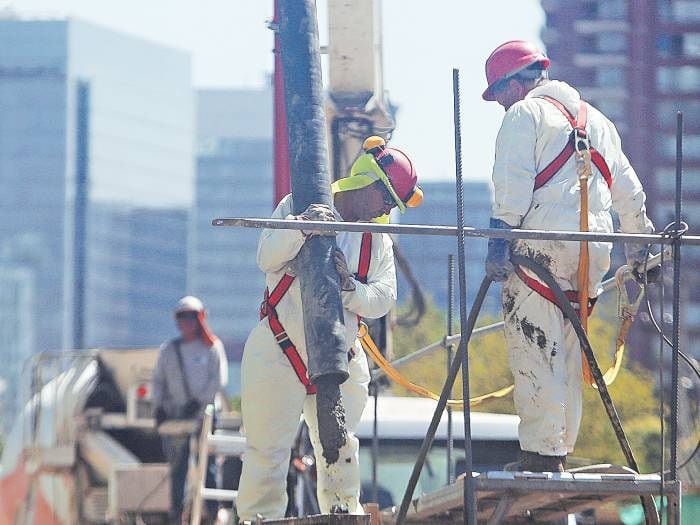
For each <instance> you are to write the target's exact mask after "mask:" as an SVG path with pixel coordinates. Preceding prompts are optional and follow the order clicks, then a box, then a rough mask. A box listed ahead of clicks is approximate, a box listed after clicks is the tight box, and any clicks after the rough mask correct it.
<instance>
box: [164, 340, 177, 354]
mask: <svg viewBox="0 0 700 525" xmlns="http://www.w3.org/2000/svg"><path fill="white" fill-rule="evenodd" d="M179 342H180V338H179V337H173V338H172V339H167V340H166V341H164V342H163V344H161V345H160V354H161V355H169V354H172V353H173V352H175V347H176V346H177V345H178V343H179Z"/></svg>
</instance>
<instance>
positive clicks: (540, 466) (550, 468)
mask: <svg viewBox="0 0 700 525" xmlns="http://www.w3.org/2000/svg"><path fill="white" fill-rule="evenodd" d="M565 466H566V456H543V455H541V454H538V453H537V452H529V451H527V450H522V451H521V452H520V459H519V460H518V461H515V462H513V463H508V464H507V465H506V466H505V467H503V470H505V471H508V472H525V471H528V472H564V468H565Z"/></svg>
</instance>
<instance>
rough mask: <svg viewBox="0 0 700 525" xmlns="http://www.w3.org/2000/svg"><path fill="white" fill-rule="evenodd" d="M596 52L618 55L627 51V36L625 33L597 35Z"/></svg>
mask: <svg viewBox="0 0 700 525" xmlns="http://www.w3.org/2000/svg"><path fill="white" fill-rule="evenodd" d="M597 40H598V51H602V52H604V53H619V52H622V51H627V35H626V34H625V33H602V34H600V35H598V38H597Z"/></svg>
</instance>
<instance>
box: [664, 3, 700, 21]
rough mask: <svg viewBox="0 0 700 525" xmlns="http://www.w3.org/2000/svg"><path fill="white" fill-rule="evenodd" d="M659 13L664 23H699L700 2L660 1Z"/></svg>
mask: <svg viewBox="0 0 700 525" xmlns="http://www.w3.org/2000/svg"><path fill="white" fill-rule="evenodd" d="M657 12H658V13H659V19H660V20H661V21H662V22H681V23H682V22H697V21H699V20H700V1H698V0H658V3H657Z"/></svg>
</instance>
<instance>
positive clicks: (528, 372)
mask: <svg viewBox="0 0 700 525" xmlns="http://www.w3.org/2000/svg"><path fill="white" fill-rule="evenodd" d="M543 95H548V96H550V97H552V98H554V99H556V100H558V101H559V102H561V103H562V104H563V105H564V106H565V107H566V108H567V109H568V110H569V112H570V113H571V114H572V115H574V116H576V115H577V114H578V109H579V104H580V95H579V93H578V92H577V91H576V90H575V89H574V88H572V87H571V86H569V85H568V84H566V83H564V82H560V81H549V82H548V83H546V84H543V85H541V86H538V87H536V88H534V89H533V90H532V91H530V92H529V93H528V95H527V97H526V98H525V99H524V100H522V101H519V102H517V103H515V104H514V105H513V106H511V107H510V108H509V110H508V111H507V112H506V115H505V117H504V119H503V123H502V125H501V129H500V131H499V134H498V139H497V142H496V158H495V163H494V168H493V184H494V190H495V193H494V199H495V203H494V206H493V217H495V218H498V219H501V220H503V221H505V222H506V223H508V224H509V225H511V226H512V227H520V228H522V229H533V230H567V231H579V210H580V207H581V206H580V192H579V185H578V177H577V174H576V160H575V155H574V156H572V157H571V158H570V159H569V160H568V162H567V163H566V164H565V165H564V166H563V167H562V169H560V170H559V172H557V173H556V174H555V175H554V176H553V177H552V179H550V180H549V182H547V183H546V184H545V185H544V186H542V187H541V188H539V189H538V190H537V191H534V192H533V188H534V180H535V176H536V174H537V173H539V172H540V171H542V170H543V169H544V168H545V167H546V166H547V165H548V164H549V163H550V162H551V161H552V160H553V159H554V158H555V157H556V156H557V155H558V154H559V153H560V152H561V151H562V149H563V148H564V146H565V145H566V142H567V140H569V135H570V133H571V126H570V125H569V123H568V121H567V120H566V118H565V117H564V115H563V114H562V113H561V111H559V110H558V109H557V108H556V107H555V106H554V105H553V104H552V103H551V102H548V101H546V100H544V99H542V98H537V97H541V96H543ZM586 131H587V133H588V136H589V137H590V141H591V145H592V147H594V148H596V149H597V150H598V151H599V152H600V153H601V155H602V156H603V158H604V159H605V161H606V163H607V164H608V167H609V169H610V172H611V174H612V187H611V188H610V189H609V188H608V186H607V184H606V182H605V180H604V179H603V177H602V175H601V174H600V173H599V172H598V170H597V168H596V167H595V166H593V168H592V170H593V177H592V179H590V180H589V185H588V194H589V203H588V206H589V213H588V222H589V230H590V231H593V232H611V231H612V230H613V223H612V217H611V215H610V209H611V207H612V208H613V209H614V210H615V211H616V212H617V213H618V215H619V218H620V230H621V231H622V232H626V233H648V232H651V231H653V225H652V223H651V221H650V220H649V218H648V217H647V215H646V208H645V204H644V202H645V199H646V196H645V194H644V191H643V189H642V186H641V184H640V182H639V179H638V178H637V175H636V173H635V172H634V170H633V169H632V166H630V163H629V161H628V160H627V157H626V156H625V154H624V153H623V152H622V149H621V145H620V137H619V135H618V133H617V130H616V129H615V126H614V125H613V124H612V122H610V121H609V120H608V119H607V118H606V117H605V116H604V115H603V114H602V113H600V111H598V110H596V109H595V108H594V107H592V106H590V105H588V119H587V124H586ZM611 250H612V243H605V242H589V253H590V273H589V290H588V294H589V297H597V296H598V294H599V293H600V292H601V291H602V289H601V288H600V282H601V280H602V278H603V276H604V275H605V273H606V272H607V271H608V268H609V267H610V252H611ZM513 251H514V253H518V254H521V255H525V256H528V257H530V258H533V259H535V260H536V261H537V262H539V263H540V264H543V265H544V266H545V267H546V268H547V269H548V270H549V271H550V273H551V274H552V275H553V276H554V277H555V278H556V281H557V283H558V284H559V286H561V288H562V290H564V291H566V290H576V289H577V288H578V285H577V274H578V259H579V242H578V241H575V242H561V241H549V240H518V241H516V242H515V244H514V246H513ZM523 270H524V271H525V273H527V274H528V275H530V276H531V277H535V278H536V276H535V275H534V273H531V272H529V271H527V270H525V269H523ZM503 313H504V319H505V335H506V342H507V345H508V352H509V361H510V367H511V371H512V373H513V377H514V380H515V392H514V401H515V408H516V410H517V412H518V415H519V416H520V426H519V437H520V447H521V449H522V450H525V451H529V452H537V453H539V454H542V455H548V456H564V455H566V454H567V453H570V452H572V451H573V449H574V444H575V442H576V437H577V435H578V431H579V425H580V421H581V406H582V400H581V386H582V380H581V373H582V372H581V366H582V365H581V351H580V345H579V341H578V338H577V337H576V334H575V332H574V330H573V328H572V326H571V323H570V322H568V321H567V322H564V320H563V316H562V313H561V311H560V310H559V308H558V307H557V306H555V305H554V304H553V303H552V302H550V301H549V300H547V299H545V298H544V297H542V296H540V295H539V294H538V293H537V292H535V291H533V290H532V289H531V288H529V287H528V286H527V285H525V284H524V283H523V281H522V280H521V279H520V278H519V277H518V276H517V275H516V274H515V273H512V274H511V275H510V276H509V277H508V280H507V281H506V282H505V283H504V285H503Z"/></svg>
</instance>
